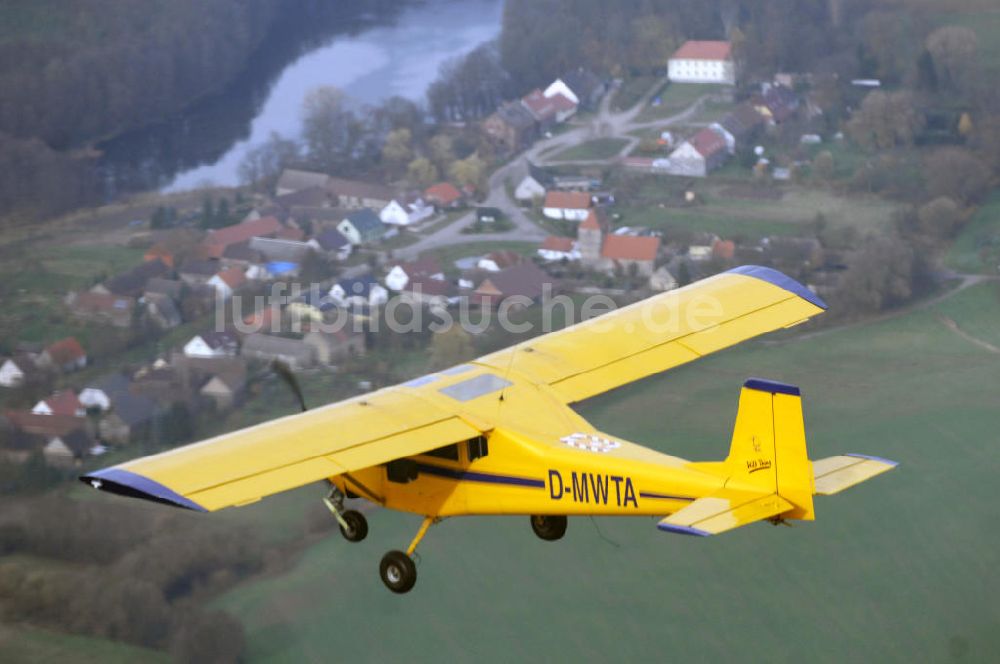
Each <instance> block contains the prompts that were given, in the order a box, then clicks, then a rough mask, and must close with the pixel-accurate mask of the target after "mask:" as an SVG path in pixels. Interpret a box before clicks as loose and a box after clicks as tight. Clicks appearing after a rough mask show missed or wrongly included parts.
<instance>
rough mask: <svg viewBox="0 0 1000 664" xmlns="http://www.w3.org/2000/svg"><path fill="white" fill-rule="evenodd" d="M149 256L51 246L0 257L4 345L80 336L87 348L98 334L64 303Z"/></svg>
mask: <svg viewBox="0 0 1000 664" xmlns="http://www.w3.org/2000/svg"><path fill="white" fill-rule="evenodd" d="M142 255H143V251H142V250H141V249H131V248H128V247H120V246H107V245H49V246H42V247H41V248H39V247H37V246H32V247H31V248H30V249H27V250H25V249H23V248H22V247H20V246H19V245H10V246H7V247H4V248H3V250H2V252H0V301H2V302H3V303H4V305H5V306H4V308H3V310H2V311H0V339H3V340H5V341H8V342H11V343H12V342H14V341H17V340H21V341H46V342H50V341H55V340H56V339H59V338H62V337H65V336H70V335H73V336H77V337H78V338H79V339H80V341H81V342H82V343H84V344H85V345H86V342H87V339H88V338H89V335H90V334H91V333H93V331H94V328H93V327H92V326H91V327H88V326H86V325H83V324H80V323H77V322H76V321H74V320H72V319H71V318H70V317H69V316H68V315H67V313H66V308H65V306H64V305H63V301H64V299H65V297H66V295H67V294H68V293H69V291H71V290H86V289H88V288H90V287H91V286H92V285H93V284H95V283H97V282H99V281H101V280H102V279H104V278H106V277H110V276H113V275H114V274H116V273H117V272H120V271H123V270H125V269H127V268H130V267H132V266H133V265H136V264H138V263H140V262H141V261H142Z"/></svg>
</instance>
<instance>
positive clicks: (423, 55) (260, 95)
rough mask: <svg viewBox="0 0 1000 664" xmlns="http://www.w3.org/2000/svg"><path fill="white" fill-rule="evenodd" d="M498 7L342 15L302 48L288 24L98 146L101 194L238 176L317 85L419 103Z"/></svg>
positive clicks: (490, 26)
mask: <svg viewBox="0 0 1000 664" xmlns="http://www.w3.org/2000/svg"><path fill="white" fill-rule="evenodd" d="M502 9H503V0H425V1H424V2H419V3H401V6H400V7H399V8H397V9H395V10H394V11H388V10H386V11H383V12H381V13H380V14H379V15H377V16H373V15H372V14H360V15H351V14H349V13H345V14H344V15H340V16H337V17H336V18H335V20H336V22H337V23H336V25H332V26H328V27H327V28H326V29H324V27H323V26H317V27H316V28H315V29H314V32H313V33H312V35H310V36H308V37H307V38H309V37H311V42H310V43H308V44H307V47H306V48H303V45H302V37H301V36H300V35H298V34H294V30H293V29H292V28H289V29H288V30H286V32H289V33H293V34H287V35H282V34H280V33H279V34H278V35H276V36H275V39H274V40H273V41H269V42H268V43H267V44H265V45H264V47H262V49H261V52H259V53H258V54H256V55H255V56H254V58H253V59H252V60H251V62H250V63H249V64H248V66H247V71H246V72H245V73H244V74H243V75H242V76H241V77H239V78H238V79H237V80H236V81H234V82H233V83H232V84H230V85H229V86H228V87H227V89H226V90H224V91H222V92H221V93H219V94H216V95H213V96H212V97H210V98H207V99H205V100H203V101H202V102H199V103H197V104H195V105H194V106H193V107H192V108H191V109H189V110H188V111H186V112H184V113H182V114H180V115H178V116H176V117H172V118H169V119H167V120H166V121H164V122H160V123H157V124H155V125H152V126H150V127H146V128H144V129H142V130H139V131H135V132H131V133H129V134H125V135H123V136H120V137H118V138H116V139H114V140H112V141H109V142H107V143H105V144H104V145H101V146H99V147H100V149H101V150H102V152H103V157H102V160H101V172H102V177H103V179H104V182H105V190H106V194H107V195H108V196H109V197H113V196H115V195H116V194H118V193H121V192H124V191H135V190H148V189H164V190H167V191H179V190H185V189H191V188H196V187H200V186H203V185H206V184H212V185H219V186H231V185H235V184H238V169H239V164H240V162H241V160H242V159H243V156H244V155H245V154H246V152H247V150H249V149H250V148H251V147H253V146H256V145H259V144H260V143H262V142H264V141H265V140H267V138H268V137H269V136H270V135H271V134H272V133H278V134H280V135H282V136H284V137H286V138H297V137H298V136H299V133H300V130H301V108H302V101H303V99H304V98H305V96H306V95H307V94H308V93H309V91H310V90H313V89H314V88H316V87H319V86H324V85H333V86H336V87H338V88H340V89H342V90H344V91H345V92H346V93H347V94H348V95H349V96H350V97H351V98H352V99H354V100H355V101H357V102H360V103H363V104H377V103H379V102H381V101H382V100H384V99H386V98H388V97H391V96H393V95H400V96H403V97H407V98H409V99H412V100H414V101H419V102H423V101H424V94H425V92H426V90H427V87H428V86H429V85H430V83H431V82H433V80H434V79H435V78H436V76H437V72H438V68H439V67H440V65H441V63H442V62H444V61H445V60H447V59H449V58H453V57H456V56H460V55H463V54H465V53H467V52H469V51H470V50H472V49H473V48H475V47H476V46H478V45H479V44H481V43H483V42H485V41H489V40H490V39H493V38H494V37H496V36H497V35H498V34H499V31H500V17H501V12H502ZM300 27H301V26H300ZM309 27H311V26H309Z"/></svg>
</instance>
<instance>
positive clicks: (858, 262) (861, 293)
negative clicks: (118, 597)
mask: <svg viewBox="0 0 1000 664" xmlns="http://www.w3.org/2000/svg"><path fill="white" fill-rule="evenodd" d="M916 267H917V263H916V257H915V255H914V252H913V249H912V248H910V247H909V246H908V245H907V244H906V243H905V242H903V241H902V239H900V238H898V237H895V236H890V235H878V236H871V237H869V238H868V239H867V240H866V241H865V242H864V244H863V247H862V249H861V250H859V251H858V252H857V253H856V254H855V255H854V257H853V258H852V259H851V261H850V264H849V266H848V269H847V272H846V273H845V274H844V278H843V279H842V280H841V283H840V286H839V288H838V289H837V293H836V295H835V299H836V301H837V306H838V309H839V310H840V311H843V312H844V313H845V314H847V315H848V316H853V315H858V314H861V313H869V312H877V311H882V310H884V309H888V308H890V307H892V306H895V305H898V304H901V303H903V302H905V301H907V300H908V299H910V297H912V296H913V291H914V283H915V282H916V278H917V276H918V273H917V270H916Z"/></svg>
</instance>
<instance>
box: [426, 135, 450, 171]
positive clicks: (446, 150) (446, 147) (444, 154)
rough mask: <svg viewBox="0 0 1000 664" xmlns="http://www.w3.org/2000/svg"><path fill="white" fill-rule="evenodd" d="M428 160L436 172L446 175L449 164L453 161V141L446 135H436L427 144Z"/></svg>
mask: <svg viewBox="0 0 1000 664" xmlns="http://www.w3.org/2000/svg"><path fill="white" fill-rule="evenodd" d="M428 148H429V149H430V152H431V156H430V159H431V161H432V162H434V165H435V166H437V169H438V171H440V172H441V173H447V172H448V168H449V167H450V166H451V162H453V161H455V141H454V140H452V138H451V136H449V135H448V134H436V135H435V136H434V137H433V138H432V139H431V140H430V142H429V144H428Z"/></svg>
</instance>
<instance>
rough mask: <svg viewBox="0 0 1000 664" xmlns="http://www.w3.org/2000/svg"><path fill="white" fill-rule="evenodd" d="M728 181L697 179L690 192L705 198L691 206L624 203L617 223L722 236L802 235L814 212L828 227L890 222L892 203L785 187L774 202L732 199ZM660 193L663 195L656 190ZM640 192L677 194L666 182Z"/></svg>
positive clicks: (879, 227)
mask: <svg viewBox="0 0 1000 664" xmlns="http://www.w3.org/2000/svg"><path fill="white" fill-rule="evenodd" d="M726 189H727V185H724V184H718V183H713V182H711V181H710V180H707V181H704V182H698V183H697V184H696V185H695V186H694V190H695V191H696V192H697V193H698V194H699V195H701V196H702V198H703V199H704V200H705V201H706V202H705V203H704V204H703V205H696V206H692V207H663V208H660V207H657V206H656V205H655V204H649V203H646V204H643V205H637V206H635V207H623V208H622V209H621V210H619V211H620V212H621V214H622V220H621V223H623V224H626V225H629V226H647V227H649V228H654V229H669V228H683V229H687V230H693V231H711V232H713V233H717V234H719V235H721V236H723V237H730V238H736V237H744V238H747V239H756V238H762V237H766V236H769V235H801V234H804V233H812V232H813V230H814V229H813V226H812V225H813V224H814V222H815V220H816V215H817V214H820V213H822V214H823V215H824V216H825V217H826V219H827V222H828V223H829V224H830V225H831V226H854V227H856V228H858V229H859V230H861V231H864V230H882V229H884V228H886V227H888V226H889V224H891V222H892V214H893V211H894V210H895V205H894V204H892V203H889V202H887V201H885V200H882V199H878V198H875V197H862V196H852V197H850V198H845V197H840V196H837V195H835V194H833V193H830V192H827V191H825V190H822V189H807V188H801V187H790V188H788V189H784V190H783V196H782V197H781V198H780V199H776V200H767V199H765V200H753V199H747V198H735V197H731V196H728V195H727V193H726ZM660 192H662V193H660ZM641 193H642V195H643V196H644V197H647V198H652V199H655V198H656V197H657V196H658V195H659V197H660V198H661V200H668V199H671V198H674V199H675V198H676V195H677V194H676V192H674V191H672V190H671V189H670V188H669V187H668V186H665V185H664V186H661V185H659V184H658V183H657V181H651V182H650V184H649V185H647V186H646V187H644V188H643V190H642V192H641Z"/></svg>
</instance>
